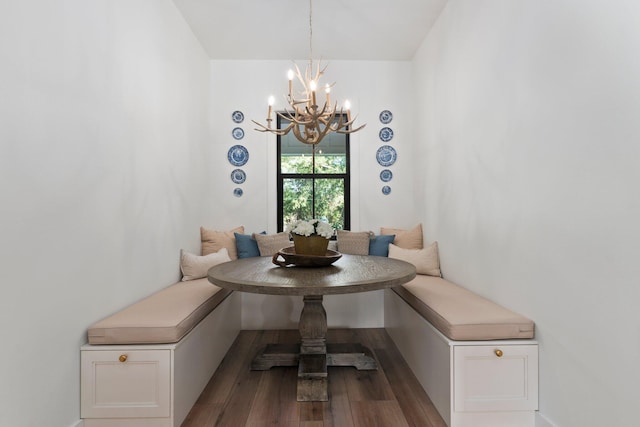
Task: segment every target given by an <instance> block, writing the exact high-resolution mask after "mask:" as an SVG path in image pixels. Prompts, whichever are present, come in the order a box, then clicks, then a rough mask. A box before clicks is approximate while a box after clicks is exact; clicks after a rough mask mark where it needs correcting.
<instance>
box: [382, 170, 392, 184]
mask: <svg viewBox="0 0 640 427" xmlns="http://www.w3.org/2000/svg"><path fill="white" fill-rule="evenodd" d="M391 178H393V172H391V171H390V170H389V169H383V170H382V172H380V180H382V182H389V181H391Z"/></svg>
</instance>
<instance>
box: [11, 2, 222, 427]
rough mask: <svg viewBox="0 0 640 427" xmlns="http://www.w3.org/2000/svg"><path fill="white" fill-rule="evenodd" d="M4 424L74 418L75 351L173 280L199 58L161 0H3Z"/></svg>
mask: <svg viewBox="0 0 640 427" xmlns="http://www.w3.org/2000/svg"><path fill="white" fill-rule="evenodd" d="M0 70H1V71H0V74H1V75H2V78H0V195H1V200H2V201H1V204H0V236H1V238H0V259H1V260H2V268H1V269H0V324H1V325H2V343H3V346H4V348H3V351H2V353H1V355H0V378H2V380H1V381H0V425H1V426H12V427H13V426H16V427H19V426H32V427H36V426H37V427H40V426H52V427H53V426H55V427H66V426H70V425H74V424H75V423H76V422H77V421H78V419H79V417H80V411H79V384H80V379H79V347H80V345H81V344H83V343H84V342H85V341H86V328H87V327H88V326H89V325H90V324H91V323H93V322H94V321H97V320H98V319H100V318H101V317H103V316H105V315H108V314H110V313H111V312H113V311H115V310H117V309H119V308H121V307H123V306H124V305H126V304H129V303H131V302H132V301H134V300H136V299H139V298H141V297H143V296H145V295H148V294H150V293H151V292H153V291H155V290H158V289H160V288H162V287H165V286H167V285H169V284H171V283H172V282H174V281H176V280H177V279H178V278H179V264H178V261H179V250H180V248H181V247H184V248H185V249H189V250H193V251H194V252H195V251H198V250H199V234H198V227H199V226H200V224H201V223H203V221H204V219H205V218H206V217H208V215H207V213H208V212H209V211H210V210H211V206H210V205H209V204H208V203H207V204H205V203H203V197H202V195H203V194H207V193H208V192H209V190H208V188H209V186H210V181H209V180H208V179H207V178H208V172H207V170H208V162H207V158H208V155H207V154H208V152H209V144H210V140H209V138H208V132H209V129H208V124H207V107H208V94H209V89H208V85H209V77H210V76H209V62H208V59H207V57H206V55H205V54H204V52H203V50H202V48H201V47H200V45H199V44H198V42H197V41H196V39H195V37H194V36H193V34H192V33H191V31H190V30H189V28H188V27H187V25H186V24H185V22H184V21H183V19H182V17H181V15H180V14H179V13H178V11H177V10H176V8H175V6H174V4H173V3H172V2H171V1H169V0H134V1H104V0H102V1H91V2H86V1H81V0H73V1H71V0H70V1H64V2H50V1H44V0H42V1H29V2H2V3H1V4H0Z"/></svg>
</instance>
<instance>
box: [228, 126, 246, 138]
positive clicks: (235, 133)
mask: <svg viewBox="0 0 640 427" xmlns="http://www.w3.org/2000/svg"><path fill="white" fill-rule="evenodd" d="M231 135H233V138H234V139H242V138H244V131H243V130H242V128H233V131H231Z"/></svg>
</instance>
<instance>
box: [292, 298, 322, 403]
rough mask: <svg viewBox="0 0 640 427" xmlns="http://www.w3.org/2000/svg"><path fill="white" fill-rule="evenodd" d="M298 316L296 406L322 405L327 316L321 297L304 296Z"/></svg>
mask: <svg viewBox="0 0 640 427" xmlns="http://www.w3.org/2000/svg"><path fill="white" fill-rule="evenodd" d="M303 302H304V306H303V307H302V313H300V323H299V324H298V326H299V328H300V338H301V343H300V360H299V364H298V402H324V401H327V400H329V397H328V393H327V313H326V311H325V310H324V306H323V305H322V295H305V296H304V298H303Z"/></svg>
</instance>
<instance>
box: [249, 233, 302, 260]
mask: <svg viewBox="0 0 640 427" xmlns="http://www.w3.org/2000/svg"><path fill="white" fill-rule="evenodd" d="M253 237H255V239H256V242H258V249H259V250H260V256H273V255H274V254H276V253H277V252H278V251H279V250H280V249H282V248H287V247H289V246H292V245H293V243H291V241H289V233H285V232H281V233H276V234H254V235H253Z"/></svg>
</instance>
